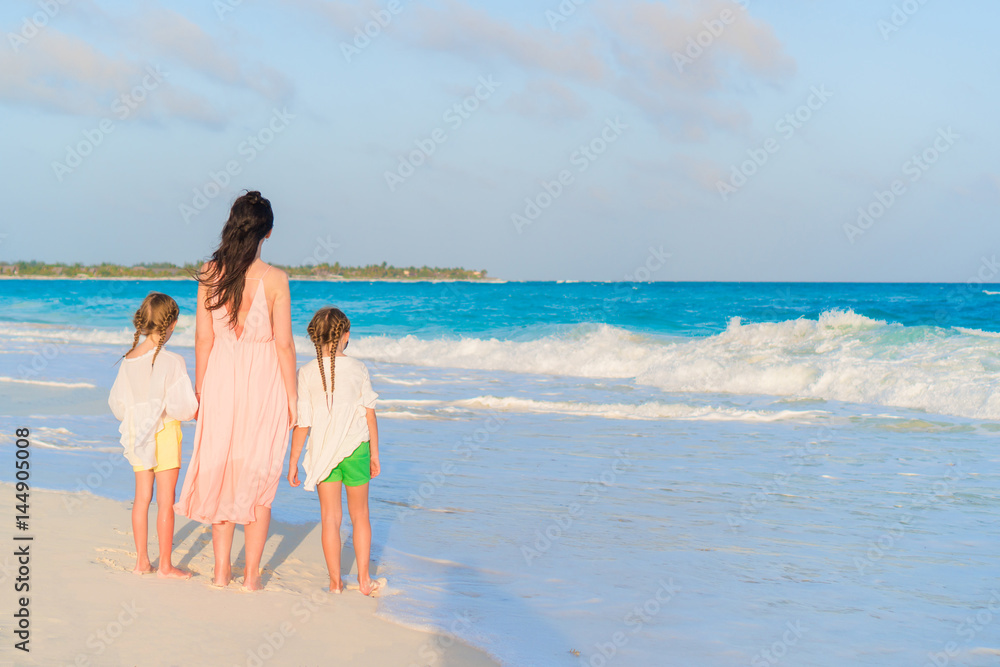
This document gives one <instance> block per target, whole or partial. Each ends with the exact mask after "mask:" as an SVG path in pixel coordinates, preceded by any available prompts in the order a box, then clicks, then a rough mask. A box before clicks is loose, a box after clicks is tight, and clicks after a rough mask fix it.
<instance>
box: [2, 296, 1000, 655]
mask: <svg viewBox="0 0 1000 667" xmlns="http://www.w3.org/2000/svg"><path fill="white" fill-rule="evenodd" d="M26 282H29V281H16V282H15V281H3V282H0V305H4V306H5V308H4V309H0V312H5V315H4V316H3V317H5V318H6V319H5V320H2V321H0V328H2V334H3V342H2V343H0V376H2V377H3V378H6V380H0V396H2V397H3V403H2V404H3V406H4V409H3V412H4V413H5V414H6V415H8V416H6V417H4V418H3V420H4V423H5V424H6V425H9V426H8V427H5V428H4V429H3V434H2V438H0V447H2V448H3V449H4V451H8V450H9V448H10V446H11V443H12V441H11V439H10V433H11V432H12V429H13V427H14V426H17V425H21V424H22V423H23V424H26V425H29V426H30V427H31V428H32V430H33V432H34V435H35V451H34V457H35V458H34V460H35V461H36V466H37V467H36V477H35V480H36V481H37V483H39V484H40V485H42V486H46V487H48V488H61V489H78V488H83V489H87V490H91V491H92V492H94V493H98V494H100V495H105V496H109V497H113V498H118V499H122V500H128V499H130V497H131V493H132V476H131V474H130V471H129V469H128V466H127V464H126V462H125V460H124V458H123V457H122V456H121V455H120V453H119V446H118V444H117V425H116V424H115V422H114V421H113V418H112V417H111V415H110V414H106V411H105V408H104V405H105V403H104V401H105V400H106V396H107V389H108V388H109V387H110V383H111V381H112V380H113V377H114V369H113V368H112V364H113V363H114V361H115V359H116V357H117V356H118V355H120V354H121V352H122V351H123V350H122V349H121V345H122V342H121V341H122V340H126V341H127V339H128V338H129V336H128V334H127V331H126V330H125V328H124V326H123V325H122V322H125V323H127V321H128V312H129V309H133V308H134V303H133V302H134V301H135V299H136V298H138V299H141V296H142V295H144V294H145V292H146V291H148V289H151V288H153V287H154V286H152V285H149V284H146V283H144V284H141V285H135V286H131V284H130V283H126V286H125V287H123V288H122V291H121V295H120V296H116V295H111V296H110V297H109V296H108V295H101V294H100V290H101V289H103V288H104V287H105V284H102V283H100V282H95V283H79V284H75V285H73V286H72V287H73V289H74V290H75V291H76V293H75V295H73V296H72V298H70V297H67V296H66V295H65V294H62V292H61V291H60V290H61V288H60V287H59V283H57V282H50V281H44V282H42V281H38V282H39V283H41V285H24V284H23V283H26ZM8 285H13V286H17V290H20V292H19V294H20V296H17V295H15V294H13V293H12V292H11V290H10V289H8ZM182 285H183V284H177V283H163V284H159V283H158V284H156V285H155V288H157V289H164V290H167V291H176V290H178V289H179V288H180V287H181V286H182ZM617 288H618V286H614V285H586V284H583V285H581V284H576V285H551V284H527V285H516V284H508V285H494V286H484V285H472V286H468V285H459V286H457V287H455V289H456V290H459V294H460V296H455V295H454V294H452V296H451V298H454V299H456V300H458V299H461V300H462V302H464V301H469V302H470V303H469V304H467V306H466V307H465V308H462V309H449V308H444V307H442V306H441V303H440V302H441V300H442V299H446V298H449V297H447V295H448V294H451V292H450V291H449V288H448V286H442V285H401V286H400V285H361V284H351V285H347V286H341V285H335V286H330V285H320V284H302V283H293V298H294V299H296V303H297V304H299V303H301V304H302V305H301V306H299V305H297V311H296V313H295V319H296V326H298V328H299V329H302V328H304V325H303V322H304V321H305V320H307V319H308V315H309V314H310V312H311V310H310V309H311V308H313V307H314V306H315V305H318V304H319V303H320V301H321V296H319V295H320V294H321V293H322V291H324V290H326V291H329V292H332V293H335V294H336V296H337V301H336V302H337V303H346V304H349V305H347V306H345V308H347V310H348V313H349V314H350V315H351V316H352V318H353V320H354V330H355V331H354V333H353V336H354V337H353V338H352V345H351V349H350V352H351V353H354V354H356V355H357V356H359V357H361V358H364V359H366V361H367V362H368V363H369V366H370V368H371V369H372V376H373V382H374V383H375V386H376V389H377V390H378V391H379V392H380V394H381V395H382V398H383V399H384V401H383V402H382V403H381V404H380V406H379V418H380V434H381V440H382V443H383V444H382V451H383V471H384V472H383V476H382V477H380V478H379V479H378V480H377V481H376V482H375V483H373V485H372V491H371V493H372V517H373V524H374V533H375V535H374V543H375V554H374V555H375V560H376V562H377V563H378V568H379V574H380V576H386V577H388V578H389V580H390V582H391V584H392V586H393V587H394V588H396V589H397V590H399V591H401V593H402V594H400V595H394V596H390V597H386V598H384V599H383V600H382V601H381V603H380V613H382V614H384V615H386V616H388V617H389V618H392V619H395V620H398V621H401V622H406V623H409V624H415V625H430V626H434V627H438V628H442V629H445V630H450V631H454V632H456V633H457V634H459V635H460V636H462V637H463V638H465V639H468V640H470V641H472V642H473V643H476V644H478V645H480V646H483V647H484V648H486V649H488V650H490V651H491V652H493V653H494V654H495V655H497V656H498V657H500V658H501V659H503V660H504V661H505V662H506V663H508V664H513V665H559V664H565V665H591V666H593V667H599V666H600V665H614V664H618V665H663V664H686V665H687V664H693V665H747V664H749V665H777V664H786V665H831V666H832V665H848V664H849V665H924V664H945V663H942V662H941V661H942V660H945V659H946V660H947V664H962V665H992V664H997V660H998V659H1000V658H998V656H1000V585H998V584H997V583H996V572H997V571H998V565H1000V562H998V561H1000V556H998V555H997V554H998V553H1000V549H998V547H1000V544H998V538H997V531H996V530H995V527H996V525H997V520H996V518H995V517H996V516H997V511H998V509H1000V508H998V504H997V503H998V501H997V497H998V491H1000V480H998V475H997V465H996V464H997V461H998V458H1000V455H998V454H997V452H996V448H995V441H996V434H997V431H998V430H1000V409H998V406H1000V404H998V403H997V402H996V401H997V399H996V398H995V393H996V392H995V387H996V386H997V384H996V380H997V375H996V373H997V369H1000V363H998V359H1000V339H998V338H996V337H995V336H993V335H990V332H989V317H988V313H990V312H991V311H992V302H991V301H987V300H988V299H991V298H996V297H993V296H992V295H988V294H979V293H977V295H976V296H975V297H973V296H971V295H972V294H973V293H972V292H968V293H967V292H965V291H960V290H966V289H967V288H965V287H964V286H961V287H953V286H828V287H827V288H826V289H825V291H824V289H821V288H820V287H819V286H814V285H807V286H796V285H792V286H783V287H776V286H756V287H754V286H745V285H731V286H726V285H709V286H691V285H685V286H660V285H656V286H643V285H640V286H637V289H635V290H633V289H631V286H629V288H628V289H627V290H626V289H619V290H618V291H617V292H616V291H615V290H616V289H617ZM88 290H90V291H89V292H88ZM782 290H784V291H782ZM948 294H958V295H961V296H963V298H965V300H964V301H962V302H961V303H960V307H953V308H952V310H951V311H950V314H949V315H948V316H947V317H946V318H945V320H944V321H939V319H940V317H941V316H940V314H939V311H940V310H941V304H942V303H945V304H947V303H948V298H947V295H948ZM442 295H444V296H442ZM112 297H113V298H112ZM19 299H20V301H19ZM130 299H131V300H130ZM609 300H617V301H615V305H614V307H613V308H612V307H610V306H608V302H609ZM179 301H182V303H181V306H182V313H184V316H185V317H190V312H189V311H190V306H191V303H190V302H184V301H183V299H179ZM951 301H952V302H955V301H956V299H954V298H953V299H951ZM17 303H20V304H21V305H20V306H19V310H16V312H14V313H13V315H12V311H11V309H10V308H8V307H7V306H10V305H11V304H17ZM682 304H683V305H684V306H685V307H683V308H681V307H680V305H682ZM850 308H853V309H854V310H853V311H851V310H849V309H850ZM82 312H86V313H88V319H87V320H86V321H87V326H86V327H83V326H80V325H79V324H77V322H76V321H77V320H78V319H79V317H80V313H82ZM678 313H679V314H678ZM800 315H801V316H802V317H803V319H798V317H799V316H800ZM16 317H20V318H22V319H11V318H16ZM735 317H739V318H743V319H741V320H739V321H734V320H733V319H732V318H735ZM532 318H534V319H535V321H536V323H535V324H532V323H531V321H532ZM186 322H187V327H188V328H187V329H185V328H184V327H181V328H179V330H178V333H177V334H175V340H173V341H172V342H171V346H172V348H173V349H174V350H175V351H178V352H180V353H181V354H183V355H185V357H186V358H187V359H188V363H189V368H193V351H192V350H191V348H190V347H188V346H187V345H189V343H190V336H191V333H192V332H191V330H190V320H187V321H186ZM182 324H184V322H182ZM296 333H299V334H301V333H302V332H301V331H298V330H297V331H296ZM123 337H124V338H123ZM300 352H302V353H303V354H301V355H300V362H302V363H304V362H305V361H306V360H307V359H308V356H306V355H307V353H308V346H306V345H303V346H302V347H301V348H300ZM38 383H49V384H38ZM51 383H59V384H57V385H53V384H51ZM192 436H193V426H192V425H189V426H186V427H185V453H186V454H187V453H189V451H190V449H189V447H190V442H191V438H192ZM4 470H5V472H4V473H3V475H0V478H2V479H8V477H9V473H8V472H7V471H6V469H4ZM274 508H275V510H274V514H275V518H276V519H278V520H283V521H290V522H307V521H310V522H311V521H316V520H317V518H318V506H317V504H316V500H315V496H314V495H311V494H307V493H305V492H303V491H301V490H294V489H290V488H288V487H287V485H283V486H282V487H281V489H280V491H279V495H278V497H277V499H276V500H275V505H274ZM321 557H322V556H321V554H316V558H317V559H321ZM991 605H992V610H991ZM949 643H952V644H951V645H949ZM947 650H950V651H951V653H952V655H949V654H948V653H947V652H946V651H947ZM573 651H577V652H579V655H575V654H574V653H573Z"/></svg>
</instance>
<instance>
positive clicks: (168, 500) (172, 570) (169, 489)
mask: <svg viewBox="0 0 1000 667" xmlns="http://www.w3.org/2000/svg"><path fill="white" fill-rule="evenodd" d="M179 473H180V468H173V469H171V470H161V471H160V472H158V473H156V537H157V539H158V540H159V543H160V567H159V568H157V574H158V575H159V576H161V577H172V578H174V579H188V578H190V577H191V573H190V572H185V571H184V570H180V569H178V568H176V567H174V563H173V551H174V500H175V499H176V498H175V496H176V493H175V491H176V489H177V475H178V474H179Z"/></svg>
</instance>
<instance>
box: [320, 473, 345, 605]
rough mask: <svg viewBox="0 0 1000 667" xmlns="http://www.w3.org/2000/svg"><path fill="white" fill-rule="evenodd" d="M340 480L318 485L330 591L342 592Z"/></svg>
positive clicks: (342, 511)
mask: <svg viewBox="0 0 1000 667" xmlns="http://www.w3.org/2000/svg"><path fill="white" fill-rule="evenodd" d="M340 487H341V483H340V482H320V483H319V484H318V485H316V492H317V493H318V494H319V514H320V522H321V524H322V528H323V530H322V541H323V555H324V556H325V557H326V569H327V571H328V572H329V573H330V592H331V593H340V592H341V591H343V590H344V582H343V581H341V580H340V549H341V546H342V545H341V543H340V522H341V520H342V519H343V515H344V508H343V506H342V502H343V501H342V500H341V498H342V494H341V492H340Z"/></svg>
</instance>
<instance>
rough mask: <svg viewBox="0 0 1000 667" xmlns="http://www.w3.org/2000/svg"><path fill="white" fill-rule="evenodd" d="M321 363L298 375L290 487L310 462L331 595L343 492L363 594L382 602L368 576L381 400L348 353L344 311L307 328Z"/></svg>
mask: <svg viewBox="0 0 1000 667" xmlns="http://www.w3.org/2000/svg"><path fill="white" fill-rule="evenodd" d="M308 333H309V338H310V340H312V342H313V345H314V346H315V347H316V359H314V360H313V361H310V362H309V363H308V364H306V365H305V366H303V367H302V368H300V369H299V372H298V385H297V391H298V420H297V423H296V426H295V430H294V431H293V432H292V447H291V452H290V453H289V462H288V483H289V484H291V485H292V486H299V484H301V482H300V481H299V456H300V455H301V453H302V449H303V446H305V450H306V455H305V460H304V461H303V468H304V469H305V473H306V477H305V490H306V491H312V490H313V489H316V491H317V494H318V495H319V509H320V521H321V522H322V542H323V554H324V556H325V557H326V565H327V569H328V570H329V572H330V592H331V593H340V592H341V591H343V590H344V583H343V581H342V579H341V573H340V548H341V543H340V522H341V519H342V518H343V516H342V515H343V509H342V507H343V505H342V502H343V501H342V495H343V494H342V493H341V487H343V488H344V492H345V493H346V494H347V510H348V513H349V514H350V516H351V526H352V527H353V529H354V531H353V532H354V554H355V557H356V559H357V563H358V588H359V589H360V590H361V592H362V593H363V594H364V595H375V594H376V593H377V591H378V590H379V589H380V588H381V586H382V585H383V583H380V582H378V581H374V580H372V578H371V576H370V572H369V559H370V557H371V543H372V528H371V521H370V519H369V517H368V482H369V481H370V480H371V479H372V478H374V477H378V474H379V471H380V466H379V459H378V423H377V421H376V419H375V401H376V399H377V398H378V394H376V393H375V391H374V390H373V389H372V384H371V378H370V377H369V375H368V369H367V368H366V367H365V365H364V364H363V363H362V362H361V361H358V360H357V359H354V358H352V357H348V356H347V355H345V354H344V350H345V349H346V348H347V343H348V340H349V339H350V334H351V322H350V320H348V319H347V316H346V315H344V313H343V312H341V311H340V310H338V309H337V308H321V309H320V310H319V311H317V312H316V314H315V315H314V316H313V319H312V321H311V322H310V323H309V328H308Z"/></svg>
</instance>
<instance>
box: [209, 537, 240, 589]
mask: <svg viewBox="0 0 1000 667" xmlns="http://www.w3.org/2000/svg"><path fill="white" fill-rule="evenodd" d="M234 532H236V524H235V523H233V522H232V521H225V522H223V523H213V524H212V551H213V552H215V576H214V577H213V578H212V583H214V584H215V585H216V586H228V585H229V581H230V580H231V579H232V578H233V564H232V560H233V533H234Z"/></svg>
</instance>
